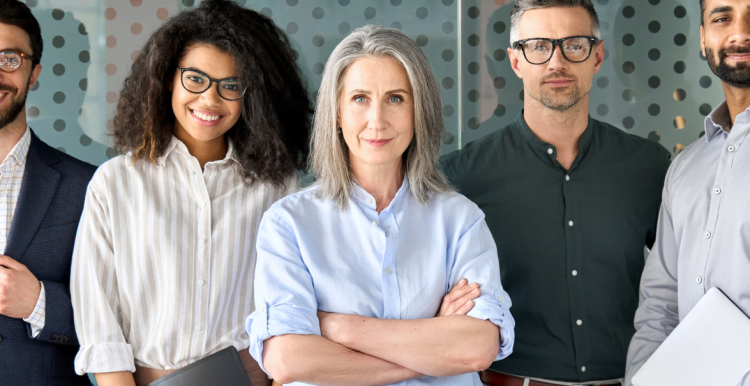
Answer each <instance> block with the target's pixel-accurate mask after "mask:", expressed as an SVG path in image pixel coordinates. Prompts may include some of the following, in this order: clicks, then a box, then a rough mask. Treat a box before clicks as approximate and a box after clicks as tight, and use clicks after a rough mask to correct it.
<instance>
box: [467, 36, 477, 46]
mask: <svg viewBox="0 0 750 386" xmlns="http://www.w3.org/2000/svg"><path fill="white" fill-rule="evenodd" d="M467 41H468V42H469V45H470V46H472V47H476V46H478V45H479V35H477V34H471V35H469V39H467Z"/></svg>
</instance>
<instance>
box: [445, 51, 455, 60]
mask: <svg viewBox="0 0 750 386" xmlns="http://www.w3.org/2000/svg"><path fill="white" fill-rule="evenodd" d="M453 56H454V54H453V50H445V51H443V60H445V61H446V62H450V61H451V60H453Z"/></svg>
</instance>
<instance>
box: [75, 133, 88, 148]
mask: <svg viewBox="0 0 750 386" xmlns="http://www.w3.org/2000/svg"><path fill="white" fill-rule="evenodd" d="M78 141H79V142H80V143H81V145H83V146H88V145H91V137H89V136H88V135H86V134H81V138H80V139H79V140H78Z"/></svg>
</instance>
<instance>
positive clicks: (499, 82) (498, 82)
mask: <svg viewBox="0 0 750 386" xmlns="http://www.w3.org/2000/svg"><path fill="white" fill-rule="evenodd" d="M505 84H506V82H505V78H503V77H502V76H498V77H497V78H495V79H493V80H492V85H493V86H495V88H496V89H498V90H500V89H503V88H505Z"/></svg>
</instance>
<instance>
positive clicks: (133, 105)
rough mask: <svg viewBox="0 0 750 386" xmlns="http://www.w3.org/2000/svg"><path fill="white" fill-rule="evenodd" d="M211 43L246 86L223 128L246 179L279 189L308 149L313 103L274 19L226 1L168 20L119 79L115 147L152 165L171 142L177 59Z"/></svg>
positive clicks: (208, 3) (212, 0)
mask: <svg viewBox="0 0 750 386" xmlns="http://www.w3.org/2000/svg"><path fill="white" fill-rule="evenodd" d="M194 44H209V45H211V46H214V47H216V48H218V49H219V50H221V51H224V52H226V53H228V54H229V55H230V56H231V57H232V59H233V62H234V66H235V71H236V72H237V74H238V76H239V77H240V78H241V79H243V80H244V81H245V83H246V84H247V85H248V88H247V91H246V92H245V95H244V96H243V98H242V99H241V101H242V116H241V118H240V119H239V120H238V121H237V123H236V124H235V125H234V126H233V127H232V128H231V129H229V131H227V133H226V136H227V138H228V139H230V140H231V141H232V142H233V144H234V147H235V151H236V157H237V159H238V160H239V163H240V165H241V168H239V169H241V170H240V172H241V174H242V175H243V176H244V178H245V181H246V182H247V183H248V184H250V183H252V182H254V181H262V182H268V183H272V184H274V185H277V186H282V185H283V183H284V180H285V179H286V178H287V177H288V176H289V175H290V174H291V173H293V172H294V171H295V169H303V168H304V166H305V162H306V160H307V156H308V153H309V135H310V120H311V115H312V112H313V110H312V105H311V103H310V99H309V98H308V95H307V86H306V84H305V82H304V80H303V77H302V75H301V73H300V70H299V68H298V67H297V64H296V60H295V58H296V55H295V52H294V50H293V49H292V47H291V44H290V43H289V40H288V38H287V36H286V35H285V34H284V32H283V31H282V30H280V29H279V28H278V27H276V25H275V24H274V23H273V21H272V20H271V19H269V18H267V17H265V16H263V15H261V14H259V13H257V12H255V11H252V10H250V9H247V8H244V7H241V6H239V5H237V4H235V3H234V2H232V1H228V0H206V1H203V2H202V3H201V5H200V6H199V7H197V8H196V9H194V10H188V11H184V12H181V13H179V14H177V15H175V16H174V17H172V18H171V19H169V20H167V21H166V22H165V23H164V24H163V25H162V26H161V27H160V28H159V29H158V30H156V32H154V34H153V35H151V37H150V38H149V39H148V41H147V42H146V44H145V45H144V46H143V49H142V50H141V52H140V54H139V55H138V58H136V60H135V62H134V63H133V67H132V69H131V71H130V74H129V75H128V77H127V78H126V79H125V82H124V83H123V86H122V91H121V92H120V98H119V102H118V104H117V111H116V113H115V117H114V120H113V124H112V131H111V132H112V136H113V137H114V143H115V150H116V151H117V152H118V153H119V154H124V153H127V152H132V154H133V156H134V159H135V161H138V160H145V161H149V162H151V163H155V162H156V159H157V158H159V157H160V156H162V155H163V154H164V152H165V150H166V148H167V146H168V145H169V142H170V141H171V138H172V132H173V130H174V124H175V115H174V112H173V111H172V107H171V98H172V92H171V91H170V90H169V88H170V86H171V83H172V82H173V79H174V75H175V71H177V63H178V62H179V60H180V59H181V58H182V57H183V56H184V55H185V53H186V50H187V48H189V47H190V46H191V45H194Z"/></svg>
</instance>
